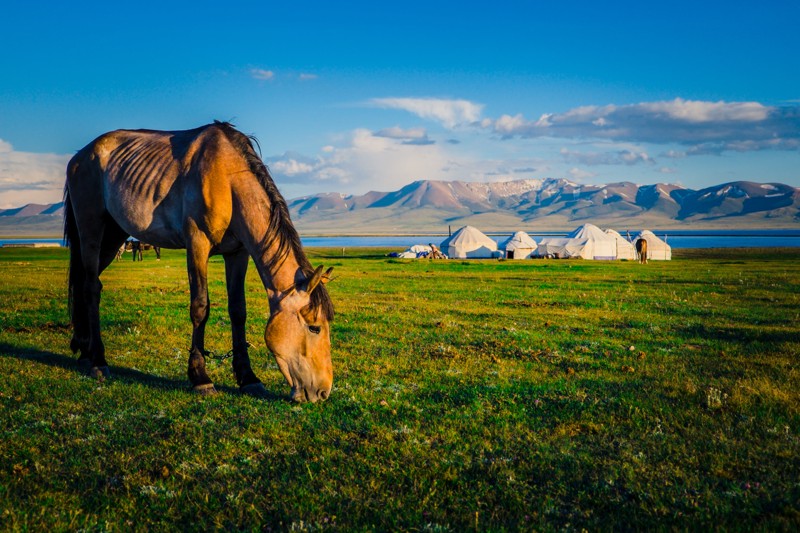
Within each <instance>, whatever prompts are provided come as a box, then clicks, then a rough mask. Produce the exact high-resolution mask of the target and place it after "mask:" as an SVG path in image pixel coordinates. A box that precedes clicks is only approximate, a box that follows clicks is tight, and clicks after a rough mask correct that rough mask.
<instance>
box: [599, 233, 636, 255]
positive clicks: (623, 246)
mask: <svg viewBox="0 0 800 533" xmlns="http://www.w3.org/2000/svg"><path fill="white" fill-rule="evenodd" d="M606 235H610V236H611V237H614V239H615V240H616V241H617V255H616V258H617V259H626V260H628V261H635V260H636V248H635V247H634V246H633V243H631V242H630V241H629V240H628V239H626V238H625V237H623V236H622V235H620V234H619V232H618V231H615V230H613V229H607V230H606Z"/></svg>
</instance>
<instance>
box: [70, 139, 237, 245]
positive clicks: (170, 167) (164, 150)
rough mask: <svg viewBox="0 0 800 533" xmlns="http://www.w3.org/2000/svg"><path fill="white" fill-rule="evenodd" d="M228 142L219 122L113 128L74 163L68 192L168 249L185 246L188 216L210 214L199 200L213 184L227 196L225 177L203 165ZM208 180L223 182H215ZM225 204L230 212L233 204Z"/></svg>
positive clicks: (219, 193)
mask: <svg viewBox="0 0 800 533" xmlns="http://www.w3.org/2000/svg"><path fill="white" fill-rule="evenodd" d="M225 143H226V139H225V136H224V133H223V132H221V131H220V129H219V128H218V127H217V126H216V125H208V126H203V127H201V128H197V129H193V130H185V131H156V130H115V131H111V132H108V133H105V134H103V135H101V136H99V137H98V138H97V139H95V140H94V141H92V142H91V143H90V144H89V145H87V146H86V147H85V148H84V149H83V150H81V151H80V152H78V154H76V156H75V157H74V158H73V160H72V161H71V162H70V165H69V172H68V177H67V187H68V191H69V192H70V194H71V195H72V197H73V198H77V197H78V196H80V198H81V199H84V200H86V201H82V202H81V203H82V204H83V205H84V206H85V209H86V210H95V211H97V214H98V215H104V214H106V213H107V214H108V215H110V216H111V218H113V219H114V221H115V222H116V223H117V224H119V225H120V227H121V228H122V229H123V230H125V231H126V232H127V233H128V234H129V235H132V236H134V237H136V238H138V239H142V240H145V241H147V242H152V243H153V244H155V245H158V246H162V247H165V248H183V247H185V246H186V243H185V238H184V229H185V223H186V218H187V217H192V216H196V217H197V218H206V217H207V213H206V212H205V211H204V210H207V207H208V206H207V205H205V204H207V202H203V201H200V200H207V199H208V198H207V197H208V196H210V194H209V193H208V189H209V187H211V188H212V189H213V192H215V193H216V195H217V196H220V197H221V198H223V200H224V198H225V186H226V183H224V181H225V176H218V175H216V174H213V173H209V172H204V169H203V168H202V167H203V162H204V161H206V160H207V159H209V158H208V157H204V154H206V153H212V154H215V153H217V152H219V151H220V150H224V147H221V146H220V145H222V144H225ZM206 166H207V165H206ZM208 180H216V181H220V180H221V181H222V182H223V183H215V184H213V185H211V186H210V185H209V184H208V183H207V181H208ZM88 199H91V200H88ZM78 201H80V200H78ZM228 204H229V202H228ZM226 209H227V210H228V212H229V211H230V206H229V205H227V206H226ZM191 210H194V211H191ZM189 211H191V212H189ZM217 218H218V217H217Z"/></svg>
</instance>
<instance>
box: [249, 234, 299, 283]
mask: <svg viewBox="0 0 800 533" xmlns="http://www.w3.org/2000/svg"><path fill="white" fill-rule="evenodd" d="M277 254H278V245H277V243H274V242H273V243H271V244H269V245H267V246H264V247H263V248H262V249H261V250H260V251H259V252H257V253H251V257H252V258H253V262H254V263H255V266H256V270H257V271H258V275H259V277H260V278H261V282H262V283H263V284H264V288H265V289H266V290H267V292H270V293H272V292H284V291H286V290H288V289H290V288H292V287H294V285H295V284H296V283H297V282H299V281H300V279H298V276H302V272H301V270H300V263H299V261H298V260H297V257H296V256H295V254H294V251H293V250H292V249H291V247H290V248H289V250H288V253H286V255H285V256H284V257H283V258H282V259H280V258H278V257H277Z"/></svg>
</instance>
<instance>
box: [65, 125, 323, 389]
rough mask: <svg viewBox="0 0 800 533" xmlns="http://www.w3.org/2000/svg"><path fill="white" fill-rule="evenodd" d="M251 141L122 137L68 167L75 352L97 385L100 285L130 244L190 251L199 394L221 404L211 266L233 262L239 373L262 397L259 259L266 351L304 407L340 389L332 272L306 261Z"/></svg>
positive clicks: (103, 369) (205, 131)
mask: <svg viewBox="0 0 800 533" xmlns="http://www.w3.org/2000/svg"><path fill="white" fill-rule="evenodd" d="M253 142H254V139H252V138H250V137H247V136H246V135H244V134H242V133H241V132H239V131H237V130H236V129H235V128H234V127H233V126H232V125H230V124H228V123H224V122H215V123H213V124H209V125H206V126H203V127H200V128H197V129H194V130H187V131H152V130H117V131H112V132H109V133H106V134H104V135H101V136H100V137H98V138H97V139H95V140H94V141H92V142H91V143H90V144H88V145H87V146H86V147H84V148H83V149H82V150H80V151H79V152H78V153H77V154H76V155H75V156H74V157H73V158H72V160H70V162H69V164H68V166H67V181H66V186H65V193H64V205H65V213H64V237H65V241H66V242H67V244H68V245H69V248H70V270H69V295H70V311H71V317H72V324H73V330H74V332H73V336H72V341H71V342H70V347H71V348H72V351H73V353H77V352H78V351H80V356H79V362H80V364H81V365H83V366H84V367H85V368H86V369H87V370H88V371H89V374H90V375H92V376H94V377H96V378H97V379H99V380H102V379H104V378H105V377H107V376H108V375H109V371H108V363H107V362H106V358H105V348H104V346H103V342H102V340H101V338H100V310H99V306H100V292H101V290H102V283H101V282H100V279H99V276H100V273H101V272H103V270H104V269H105V268H106V267H107V266H108V265H109V264H110V263H111V262H112V261H113V260H114V257H115V254H116V253H117V250H119V247H120V245H122V244H123V243H124V242H125V240H126V239H127V238H128V236H133V237H135V238H137V239H140V240H142V241H145V242H148V243H152V244H153V245H155V246H160V247H163V248H178V249H180V248H185V249H186V256H187V265H188V273H189V287H190V293H191V303H190V309H189V315H190V318H191V321H192V341H191V349H190V352H189V365H188V376H189V381H190V382H191V384H192V386H193V388H194V390H195V391H197V392H199V393H202V394H211V393H214V392H216V391H215V389H214V385H213V383H212V381H211V378H209V376H208V374H207V372H206V365H205V355H207V353H208V352H206V351H205V346H204V336H205V326H206V322H207V320H208V315H209V300H208V281H207V269H208V259H209V257H210V256H212V255H216V254H221V255H222V256H223V258H224V260H225V278H226V284H227V291H228V313H229V315H230V319H231V330H232V337H233V350H232V355H233V372H234V375H235V377H236V382H237V384H238V385H239V388H240V391H241V392H243V393H246V394H251V395H254V396H265V395H266V394H267V393H266V389H265V388H264V386H263V384H262V383H261V381H260V380H259V379H258V378H257V377H256V375H255V373H254V372H253V370H252V368H251V366H250V358H249V356H248V353H247V346H248V344H247V340H246V339H245V319H246V309H245V289H244V280H245V274H246V272H247V266H248V258H252V259H253V262H254V263H255V268H256V270H257V271H258V274H259V277H260V278H261V281H262V283H263V285H264V288H265V289H266V292H267V295H268V300H269V308H270V317H269V320H268V322H267V325H266V328H265V331H264V340H265V342H266V346H267V348H268V349H269V350H270V351H271V352H272V354H273V355H274V357H275V360H276V361H277V363H278V368H279V369H280V371H281V373H282V374H283V376H284V378H285V379H286V381H287V382H288V384H289V386H290V387H291V393H290V394H291V398H292V399H293V400H295V401H297V402H302V401H311V402H315V401H317V400H325V399H326V398H328V396H329V395H330V392H331V387H332V386H333V369H332V365H331V343H330V322H331V321H332V320H333V314H334V312H333V304H332V303H331V300H330V297H329V295H328V292H327V290H326V288H325V286H324V284H325V283H326V282H327V281H328V280H330V274H331V270H333V269H328V271H327V272H325V273H323V271H322V266H320V267H318V268H317V269H316V270H314V269H313V267H312V266H311V263H310V262H309V261H308V259H307V258H306V255H305V253H304V251H303V248H302V246H301V244H300V238H299V236H298V234H297V231H296V230H295V228H294V226H293V225H292V222H291V220H290V218H289V210H288V208H287V206H286V202H285V200H284V199H283V197H282V196H281V194H280V193H279V192H278V189H277V187H276V186H275V183H274V182H273V181H272V177H271V176H270V175H269V171H268V170H267V167H266V166H265V165H264V163H263V162H262V161H261V159H260V157H259V156H258V155H257V154H256V152H255V149H254V146H253Z"/></svg>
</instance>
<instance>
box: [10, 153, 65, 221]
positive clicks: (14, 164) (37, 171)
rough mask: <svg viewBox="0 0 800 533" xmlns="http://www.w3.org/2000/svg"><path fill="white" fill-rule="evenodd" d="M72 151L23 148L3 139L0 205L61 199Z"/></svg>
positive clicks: (17, 205) (18, 204)
mask: <svg viewBox="0 0 800 533" xmlns="http://www.w3.org/2000/svg"><path fill="white" fill-rule="evenodd" d="M69 159H70V156H69V155H66V154H64V155H59V154H37V153H33V152H20V151H16V150H14V148H13V147H12V146H11V144H9V143H8V142H5V141H3V140H1V139H0V208H3V209H5V208H9V207H20V206H22V205H25V204H29V203H41V204H48V203H54V202H58V201H60V200H61V197H62V195H63V190H64V173H65V169H66V167H67V162H69Z"/></svg>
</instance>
